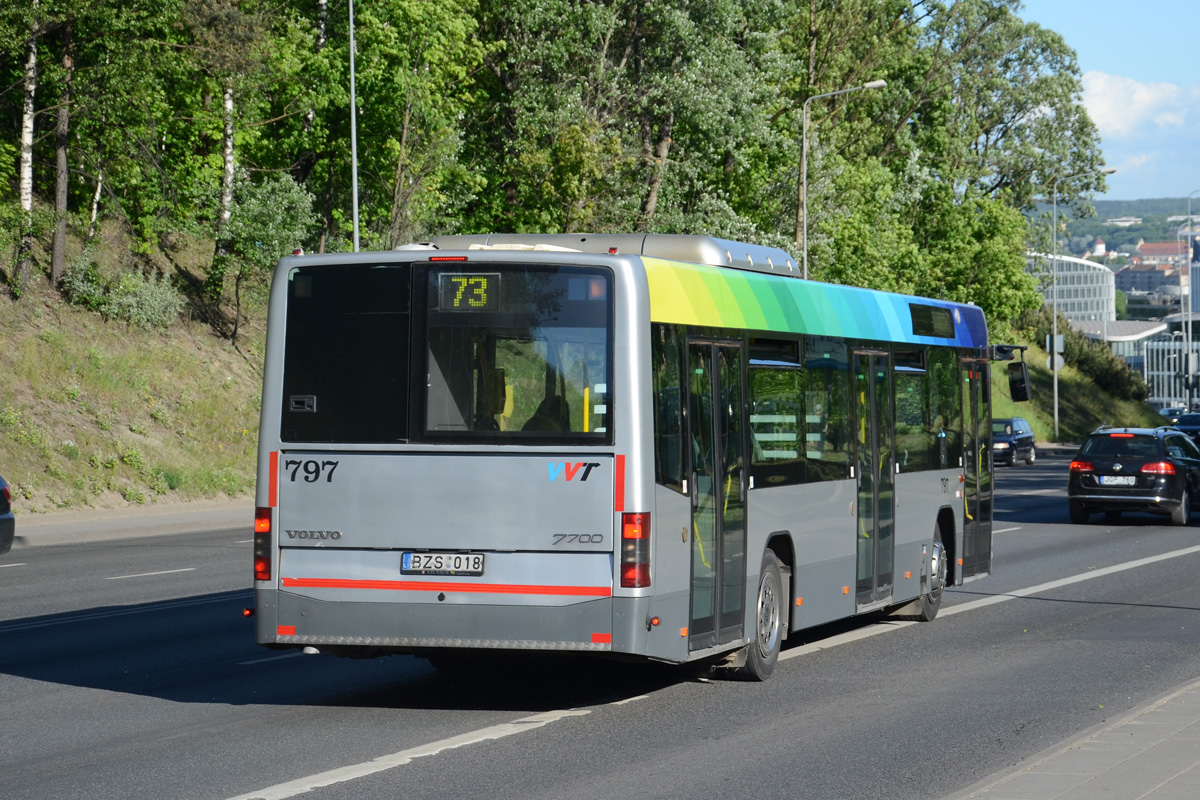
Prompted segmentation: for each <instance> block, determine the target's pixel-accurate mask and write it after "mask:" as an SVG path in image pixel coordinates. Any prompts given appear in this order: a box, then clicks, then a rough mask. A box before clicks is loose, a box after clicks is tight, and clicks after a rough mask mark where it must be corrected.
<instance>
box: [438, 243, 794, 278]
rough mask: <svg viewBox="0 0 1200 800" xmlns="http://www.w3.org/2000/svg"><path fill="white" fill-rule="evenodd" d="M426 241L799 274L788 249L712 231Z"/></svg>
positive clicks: (452, 247) (444, 246) (441, 246)
mask: <svg viewBox="0 0 1200 800" xmlns="http://www.w3.org/2000/svg"><path fill="white" fill-rule="evenodd" d="M431 244H433V245H434V246H436V247H438V248H439V249H441V250H472V249H489V248H491V249H497V250H513V249H529V250H533V249H535V248H539V249H542V250H551V249H553V250H559V251H563V250H567V251H571V250H573V251H575V252H579V253H604V254H609V255H612V254H620V255H638V256H651V257H653V258H663V259H667V260H670V261H686V262H688V263H691V264H707V265H708V266H710V267H733V268H734V269H744V270H751V271H753V272H767V273H773V274H776V275H790V276H792V277H794V278H798V277H800V267H798V266H797V265H796V263H795V261H794V260H793V259H792V256H791V254H789V253H788V252H787V251H786V250H780V249H779V248H778V247H763V246H761V245H756V244H746V243H745V242H733V241H730V240H728V239H718V238H716V237H715V236H689V235H684V234H673V233H485V234H477V235H468V236H439V237H437V238H435V239H433V240H432V242H431Z"/></svg>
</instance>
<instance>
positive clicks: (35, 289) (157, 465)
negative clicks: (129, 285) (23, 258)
mask: <svg viewBox="0 0 1200 800" xmlns="http://www.w3.org/2000/svg"><path fill="white" fill-rule="evenodd" d="M32 283H34V284H36V285H34V286H31V288H30V291H29V292H28V293H27V294H26V295H25V297H23V298H22V299H21V300H20V301H19V302H15V303H14V302H12V301H11V300H9V299H8V298H6V297H0V376H3V377H2V378H0V474H3V475H4V477H5V479H6V480H8V482H9V483H10V484H11V485H12V489H13V491H14V493H15V494H16V495H17V496H18V498H19V499H20V501H19V502H18V503H16V504H15V506H16V508H18V509H20V510H21V511H29V512H34V513H36V512H46V511H53V510H57V509H64V508H74V507H79V506H93V507H111V506H120V505H125V504H129V503H161V502H178V501H183V500H192V499H200V498H212V497H223V496H244V495H247V494H248V493H249V492H251V491H252V490H253V488H254V468H255V447H256V444H257V441H258V409H259V395H260V393H261V384H260V381H261V363H262V338H263V336H262V331H261V330H257V329H254V328H248V329H246V330H245V331H244V336H245V338H244V339H243V340H242V341H241V342H240V343H239V349H234V348H233V347H231V346H230V344H229V343H228V342H227V341H225V340H222V339H219V338H217V337H216V336H214V335H213V334H212V332H211V330H210V329H209V328H208V327H206V326H204V325H200V324H197V323H182V322H181V323H177V324H176V325H174V326H172V328H171V329H170V330H168V331H165V332H155V331H146V330H141V329H138V328H134V327H130V326H128V325H126V324H125V323H120V322H109V321H106V320H104V319H103V318H101V317H100V316H98V315H96V314H94V313H91V312H87V311H83V310H80V309H76V308H72V307H70V306H68V305H66V303H65V302H64V301H63V300H62V299H61V298H60V297H59V296H58V295H57V294H55V293H53V292H51V291H50V290H49V288H48V287H47V286H46V282H45V279H44V278H39V279H37V280H35V281H33V282H32ZM239 350H240V351H241V352H239Z"/></svg>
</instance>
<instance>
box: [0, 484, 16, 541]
mask: <svg viewBox="0 0 1200 800" xmlns="http://www.w3.org/2000/svg"><path fill="white" fill-rule="evenodd" d="M16 527H17V525H16V520H15V519H13V513H12V492H10V491H9V490H8V484H7V483H5V482H4V478H3V476H0V556H2V555H4V554H5V553H7V552H8V551H9V550H11V549H12V543H13V535H14V534H15V533H16Z"/></svg>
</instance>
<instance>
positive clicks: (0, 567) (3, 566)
mask: <svg viewBox="0 0 1200 800" xmlns="http://www.w3.org/2000/svg"><path fill="white" fill-rule="evenodd" d="M24 566H28V565H27V564H24V563H22V564H0V569H4V568H5V567H24Z"/></svg>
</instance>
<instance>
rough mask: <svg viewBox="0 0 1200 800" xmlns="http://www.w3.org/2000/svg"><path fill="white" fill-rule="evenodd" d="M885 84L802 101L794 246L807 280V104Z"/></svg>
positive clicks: (876, 86)
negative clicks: (798, 186)
mask: <svg viewBox="0 0 1200 800" xmlns="http://www.w3.org/2000/svg"><path fill="white" fill-rule="evenodd" d="M885 86H887V81H885V80H878V81H870V82H868V83H864V84H863V85H862V86H852V87H851V88H849V89H839V90H838V91H836V92H828V93H827V94H814V95H813V96H812V97H810V98H808V99H807V100H805V101H804V121H803V123H802V126H801V127H802V133H801V136H800V217H801V218H800V220H798V222H799V223H800V224H799V225H797V226H796V227H797V229H798V231H799V232H800V233H801V234H802V235H803V239H800V238H797V239H796V247H799V248H801V249H802V250H803V251H804V270H803V272H802V274H801V277H803V278H804V279H805V280H808V104H809V103H811V102H812V101H813V100H820V99H821V98H823V97H837V96H838V95H839V94H849V93H850V92H859V91H862V90H863V89H882V88H884V87H885Z"/></svg>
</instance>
